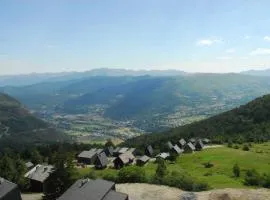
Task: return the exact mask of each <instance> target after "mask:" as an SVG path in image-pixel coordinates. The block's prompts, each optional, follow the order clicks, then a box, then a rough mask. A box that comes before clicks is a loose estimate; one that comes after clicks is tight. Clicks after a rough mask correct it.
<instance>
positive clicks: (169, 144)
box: [167, 141, 173, 149]
mask: <svg viewBox="0 0 270 200" xmlns="http://www.w3.org/2000/svg"><path fill="white" fill-rule="evenodd" d="M167 147H168V149H172V148H173V144H172V143H171V141H168V142H167Z"/></svg>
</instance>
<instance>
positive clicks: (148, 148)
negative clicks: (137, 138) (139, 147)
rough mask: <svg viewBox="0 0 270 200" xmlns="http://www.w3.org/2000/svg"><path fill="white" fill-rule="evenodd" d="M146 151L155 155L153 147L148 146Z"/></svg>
mask: <svg viewBox="0 0 270 200" xmlns="http://www.w3.org/2000/svg"><path fill="white" fill-rule="evenodd" d="M146 151H147V152H148V153H149V154H150V155H152V154H153V153H154V150H153V147H152V146H151V145H148V146H147V147H146Z"/></svg>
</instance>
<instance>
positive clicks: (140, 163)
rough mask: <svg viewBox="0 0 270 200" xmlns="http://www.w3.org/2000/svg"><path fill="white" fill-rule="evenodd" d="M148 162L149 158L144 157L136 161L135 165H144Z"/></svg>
mask: <svg viewBox="0 0 270 200" xmlns="http://www.w3.org/2000/svg"><path fill="white" fill-rule="evenodd" d="M149 160H150V157H148V156H146V155H144V156H142V157H140V158H138V159H137V160H136V164H137V165H139V166H143V165H145V164H146V163H147V162H148V161H149Z"/></svg>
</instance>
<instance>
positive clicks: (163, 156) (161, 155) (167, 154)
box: [156, 152, 170, 159]
mask: <svg viewBox="0 0 270 200" xmlns="http://www.w3.org/2000/svg"><path fill="white" fill-rule="evenodd" d="M169 156H170V154H169V153H165V152H162V153H160V154H158V155H157V156H156V157H157V158H163V159H166V158H167V157H169Z"/></svg>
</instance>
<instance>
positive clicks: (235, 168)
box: [233, 164, 240, 177]
mask: <svg viewBox="0 0 270 200" xmlns="http://www.w3.org/2000/svg"><path fill="white" fill-rule="evenodd" d="M233 175H234V177H239V176H240V167H239V166H238V165H237V164H234V166H233Z"/></svg>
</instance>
